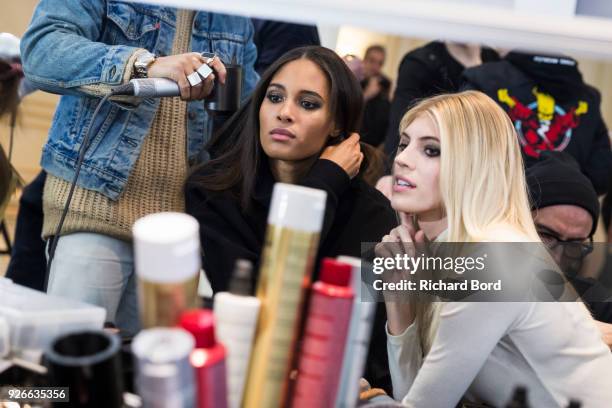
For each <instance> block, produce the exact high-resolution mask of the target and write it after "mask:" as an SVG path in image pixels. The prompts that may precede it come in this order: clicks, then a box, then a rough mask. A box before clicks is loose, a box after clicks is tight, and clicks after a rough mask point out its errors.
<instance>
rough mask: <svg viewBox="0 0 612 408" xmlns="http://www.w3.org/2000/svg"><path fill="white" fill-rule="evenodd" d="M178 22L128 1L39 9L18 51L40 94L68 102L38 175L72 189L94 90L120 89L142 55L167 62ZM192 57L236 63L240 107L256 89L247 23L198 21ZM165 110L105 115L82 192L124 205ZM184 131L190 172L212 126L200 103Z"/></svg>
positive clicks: (167, 12) (205, 16) (62, 2)
mask: <svg viewBox="0 0 612 408" xmlns="http://www.w3.org/2000/svg"><path fill="white" fill-rule="evenodd" d="M176 17H177V16H176V9H173V8H168V7H161V6H153V5H146V4H141V3H129V2H125V1H116V0H92V1H83V0H41V1H40V3H39V4H38V6H37V8H36V10H35V12H34V16H33V17H32V22H31V24H30V27H29V28H28V30H27V32H26V33H25V35H24V37H23V39H22V41H21V55H22V59H23V63H24V71H25V74H26V77H27V79H28V80H29V81H31V82H32V83H33V84H34V86H36V87H37V88H39V89H42V90H45V91H48V92H53V93H58V94H62V95H63V96H62V97H61V99H60V102H59V106H58V107H57V110H56V112H55V116H54V118H53V123H52V125H51V129H50V131H49V138H48V141H47V143H46V144H45V146H44V148H43V154H42V159H41V165H42V167H43V168H44V169H45V170H46V171H47V172H49V173H51V174H53V175H55V176H57V177H60V178H62V179H64V180H69V181H70V180H72V178H73V176H74V171H75V166H76V161H77V159H78V151H79V148H80V146H81V142H82V140H83V137H84V135H85V132H86V130H87V127H88V126H89V124H90V121H91V119H92V115H93V112H94V109H95V108H96V105H97V104H98V102H99V100H100V99H99V98H96V97H93V96H94V95H92V94H95V92H91V91H90V89H91V87H88V86H91V85H102V86H106V87H107V88H108V86H115V85H118V84H120V83H122V81H123V79H124V74H125V73H126V69H131V68H130V67H128V65H129V64H128V60H129V59H130V57H132V55H133V54H134V53H135V52H136V51H138V50H142V49H147V50H149V51H150V52H152V53H154V54H155V55H158V56H164V55H169V54H170V53H171V50H172V42H173V39H174V32H175V28H176V20H177V18H176ZM191 50H192V51H194V52H215V53H216V54H217V55H219V56H220V57H221V59H222V60H223V61H225V62H230V61H232V59H234V58H235V61H236V62H237V63H238V64H241V65H242V66H243V69H244V71H243V86H242V90H243V99H244V96H246V95H249V94H250V93H251V91H252V90H253V88H254V86H255V84H256V82H257V80H258V79H259V77H258V76H257V74H256V72H255V70H254V68H253V64H254V62H255V58H256V54H257V52H256V48H255V45H254V43H253V26H252V24H251V22H250V20H249V19H248V18H244V17H237V16H229V15H221V14H216V13H208V12H201V11H199V12H196V14H195V17H194V21H193V28H192V35H191ZM102 88H103V87H102ZM95 96H100V95H99V93H98V95H95ZM158 106H159V99H148V100H144V101H142V102H141V103H139V104H138V106H137V107H136V108H135V109H130V110H127V109H123V108H122V107H121V106H120V105H119V104H118V103H114V102H113V103H105V104H104V105H103V106H102V107H101V109H100V111H99V113H98V114H97V115H96V118H95V122H94V123H92V124H91V132H92V134H91V135H90V145H89V148H88V150H87V153H86V155H85V158H84V161H83V166H82V169H81V173H80V175H79V180H78V185H79V186H80V187H83V188H86V189H89V190H95V191H98V192H100V193H102V194H104V195H105V196H107V197H109V198H111V199H114V200H116V199H117V198H118V197H119V196H120V194H121V192H122V190H123V188H124V186H125V184H126V182H127V179H128V177H129V175H130V172H131V170H132V169H133V168H134V165H135V163H136V160H137V159H138V156H139V154H140V149H141V147H142V143H143V140H144V138H145V136H146V134H147V133H148V131H149V128H150V126H151V124H152V122H153V118H154V116H155V112H156V110H157V108H158ZM186 121H187V139H188V142H187V143H188V146H187V151H188V155H189V160H190V162H191V163H193V162H195V161H198V160H200V159H202V158H204V157H206V154H205V152H204V151H203V148H204V144H205V142H206V141H207V140H208V138H209V135H210V129H211V122H212V121H211V120H209V117H208V115H207V113H206V111H205V109H204V104H203V103H202V101H194V102H189V104H188V107H187V118H186Z"/></svg>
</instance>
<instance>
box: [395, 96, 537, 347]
mask: <svg viewBox="0 0 612 408" xmlns="http://www.w3.org/2000/svg"><path fill="white" fill-rule="evenodd" d="M421 115H427V116H428V117H429V118H430V119H431V120H432V122H433V123H434V125H435V126H436V128H437V130H438V132H439V135H440V144H441V153H440V193H441V197H442V201H443V208H444V211H445V213H446V216H447V222H448V233H447V241H448V242H478V241H486V240H487V236H488V235H487V232H488V231H489V230H490V228H491V227H493V226H497V225H505V226H509V227H511V228H512V229H513V230H515V231H516V232H518V233H519V234H522V235H524V236H525V237H526V238H527V239H528V240H529V241H534V242H535V241H539V238H538V234H537V232H536V229H535V226H534V223H533V220H532V217H531V211H530V207H529V200H528V192H527V183H526V181H525V170H524V167H523V158H522V156H521V150H520V146H519V143H518V137H517V135H516V131H515V129H514V127H513V126H512V122H511V121H510V118H509V117H508V115H507V114H506V113H505V112H504V111H503V110H502V109H501V108H500V107H499V106H498V105H497V104H496V103H495V102H494V101H493V100H492V99H490V98H489V97H488V96H486V95H485V94H483V93H481V92H477V91H466V92H460V93H455V94H444V95H439V96H434V97H432V98H428V99H425V100H423V101H421V102H420V103H418V104H417V105H416V106H414V107H413V108H412V109H410V111H408V112H407V113H406V114H405V115H404V117H403V118H402V120H401V122H400V132H402V131H403V130H404V129H406V127H407V126H409V125H410V124H411V123H412V122H413V121H414V120H415V119H416V118H417V117H419V116H421ZM432 301H435V299H433V298H432V297H431V296H429V295H426V294H421V295H419V296H417V297H416V299H414V301H413V303H412V304H413V305H414V307H415V314H416V323H417V327H418V332H419V338H420V340H421V347H422V350H423V354H427V353H428V351H429V349H430V347H431V343H432V341H433V337H434V335H435V332H436V331H437V327H436V320H437V319H436V311H435V308H434V307H433V304H432Z"/></svg>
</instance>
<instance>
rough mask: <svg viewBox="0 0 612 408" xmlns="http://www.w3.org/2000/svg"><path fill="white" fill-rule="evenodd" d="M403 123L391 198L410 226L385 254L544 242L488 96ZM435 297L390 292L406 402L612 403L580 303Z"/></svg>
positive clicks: (607, 367) (391, 336)
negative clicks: (403, 297) (449, 245)
mask: <svg viewBox="0 0 612 408" xmlns="http://www.w3.org/2000/svg"><path fill="white" fill-rule="evenodd" d="M401 129H402V131H401V138H400V143H399V147H398V153H397V156H396V157H395V161H394V172H393V180H394V183H393V195H392V200H391V204H392V206H393V208H394V209H395V210H397V211H398V212H400V214H401V215H402V219H403V220H404V222H403V223H402V225H400V226H399V227H396V228H394V229H393V230H391V231H390V232H389V234H388V235H385V237H384V238H383V240H382V243H381V244H379V245H378V246H377V250H376V252H377V256H384V257H387V256H394V254H393V250H392V248H390V245H394V246H395V247H396V248H399V250H400V251H401V252H404V253H405V254H406V255H408V256H415V252H414V249H413V248H414V246H412V245H411V244H413V243H418V244H425V243H426V241H427V240H431V241H433V240H435V241H436V242H440V243H442V242H457V243H468V242H474V243H477V242H511V243H512V242H518V243H530V242H531V243H536V242H539V237H538V234H537V230H536V227H535V225H534V223H533V220H532V217H531V213H530V207H529V201H528V197H527V188H526V181H525V175H524V167H523V161H522V157H521V150H520V147H519V143H518V140H517V137H516V133H515V130H514V127H513V124H512V123H511V122H510V120H509V119H508V117H507V115H506V114H505V112H504V111H503V110H502V109H501V108H500V107H499V106H498V105H497V104H496V103H495V102H494V101H492V100H491V99H490V98H489V97H488V96H486V95H485V94H483V93H480V92H477V91H467V92H461V93H458V94H450V95H440V96H436V97H432V98H429V99H426V100H424V101H422V102H421V103H419V104H417V105H416V106H415V107H414V108H412V109H411V110H410V111H409V112H408V113H407V114H406V115H405V116H404V117H403V119H402V121H401ZM457 157H460V158H461V159H460V160H457ZM482 157H487V158H488V160H486V161H483V160H482ZM500 163H501V165H500ZM482 186H488V187H487V188H482ZM400 243H401V245H397V244H400ZM516 261H517V262H516V264H515V265H514V267H515V268H522V267H523V266H521V265H523V264H521V262H520V260H518V259H517V260H516ZM550 261H551V262H552V260H550ZM491 262H492V260H491V259H489V260H488V261H487V263H491ZM494 265H495V263H494ZM499 266H500V267H501V266H502V265H499ZM396 273H401V272H397V271H396V272H392V273H391V274H392V276H387V277H386V279H392V280H394V279H396V278H397V276H395V274H396ZM411 296H412V297H413V298H411V299H412V300H414V296H416V295H415V294H411ZM432 297H433V299H431V298H432ZM436 299H437V300H440V298H436V297H434V296H433V295H429V297H427V298H423V297H421V298H420V301H419V300H418V299H417V300H415V301H408V302H402V301H398V300H397V298H390V297H389V295H388V294H387V293H385V306H386V308H387V316H388V320H387V330H388V333H387V338H388V343H387V345H388V354H389V367H390V370H391V378H392V381H393V390H394V396H395V399H398V400H401V401H402V403H403V404H404V405H407V406H411V407H428V408H447V407H454V406H455V405H456V404H457V403H458V402H459V401H460V400H461V399H462V398H463V397H465V398H466V399H467V400H469V401H470V402H479V403H486V404H488V405H492V406H503V405H504V404H505V403H506V401H508V400H509V399H510V397H511V395H512V392H513V390H514V388H515V386H516V385H519V384H521V385H528V387H529V404H530V405H531V406H535V407H549V406H551V407H552V406H567V405H568V402H569V400H570V398H571V399H577V400H580V401H581V402H582V406H584V407H593V408H595V407H601V406H606V405H607V404H609V401H612V388H610V386H609V380H610V378H612V354H611V353H610V350H609V349H608V347H607V346H606V345H605V344H604V343H603V341H602V339H601V336H600V332H599V330H598V329H597V327H596V325H595V323H594V320H593V318H592V317H591V316H590V314H589V311H588V310H587V308H586V307H585V305H584V304H583V303H581V302H464V301H454V302H441V301H436ZM577 333H578V334H579V335H577Z"/></svg>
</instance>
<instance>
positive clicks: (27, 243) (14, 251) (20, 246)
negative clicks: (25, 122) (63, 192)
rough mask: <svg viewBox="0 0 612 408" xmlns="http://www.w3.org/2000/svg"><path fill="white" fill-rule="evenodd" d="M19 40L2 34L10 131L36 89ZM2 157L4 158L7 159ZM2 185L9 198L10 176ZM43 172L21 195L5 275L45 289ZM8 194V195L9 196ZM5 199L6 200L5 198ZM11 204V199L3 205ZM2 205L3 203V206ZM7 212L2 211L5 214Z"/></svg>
mask: <svg viewBox="0 0 612 408" xmlns="http://www.w3.org/2000/svg"><path fill="white" fill-rule="evenodd" d="M19 44H20V40H19V38H18V37H16V36H14V35H13V34H10V33H0V116H4V115H10V127H11V134H12V132H14V129H15V125H16V118H17V110H18V107H19V104H20V103H21V100H22V99H23V98H24V97H25V96H26V95H28V94H30V93H31V92H34V91H35V90H36V89H35V88H34V86H33V85H32V84H31V83H30V82H29V81H28V80H26V79H25V78H24V75H23V68H22V65H21V54H20V52H19ZM9 143H10V144H11V146H10V147H9V154H8V156H9V157H6V156H5V155H4V151H2V157H3V158H4V159H6V163H7V166H10V165H11V164H10V158H11V157H10V156H12V145H14V143H15V141H14V140H13V137H12V136H11V140H10V142H9ZM4 159H3V160H4ZM6 181H7V184H6V186H7V188H5V183H2V184H3V187H2V188H0V190H1V191H3V192H4V193H3V194H2V196H3V197H4V198H5V199H6V200H8V198H9V196H10V191H11V188H10V187H8V185H10V183H11V179H10V178H8V179H6ZM43 186H44V172H41V173H39V175H38V176H37V177H36V178H35V179H34V180H33V181H32V182H31V183H30V184H28V185H27V186H25V187H24V188H23V191H22V193H21V197H20V198H19V210H18V212H17V225H16V228H15V236H14V240H13V245H12V248H11V259H10V262H9V264H8V266H7V269H6V274H5V276H6V277H7V278H9V279H11V280H12V281H13V282H15V283H17V284H20V285H24V286H28V287H30V288H33V289H37V290H43V286H44V281H45V268H46V259H45V242H44V241H43V240H42V238H41V236H40V235H41V231H42V223H43V212H42V189H43ZM7 193H8V195H7ZM3 201H4V200H3ZM6 204H8V201H7V202H6V203H4V205H6ZM2 207H3V206H2ZM3 212H4V211H2V213H3Z"/></svg>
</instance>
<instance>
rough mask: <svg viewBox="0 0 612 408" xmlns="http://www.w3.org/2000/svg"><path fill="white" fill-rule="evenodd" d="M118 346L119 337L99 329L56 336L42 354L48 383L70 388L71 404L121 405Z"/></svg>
mask: <svg viewBox="0 0 612 408" xmlns="http://www.w3.org/2000/svg"><path fill="white" fill-rule="evenodd" d="M120 349H121V340H120V339H119V337H118V336H117V335H113V334H110V333H107V332H105V331H102V330H91V331H90V330H88V331H82V332H75V333H69V334H66V335H62V336H60V337H58V338H57V339H55V340H54V341H53V342H52V343H51V346H50V347H49V348H48V350H47V351H46V353H45V357H46V361H47V365H48V367H49V380H50V383H51V385H52V386H54V387H68V388H69V399H70V406H72V407H104V408H115V407H116V408H120V407H121V406H122V404H123V373H122V371H121V353H120ZM62 406H65V405H62Z"/></svg>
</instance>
